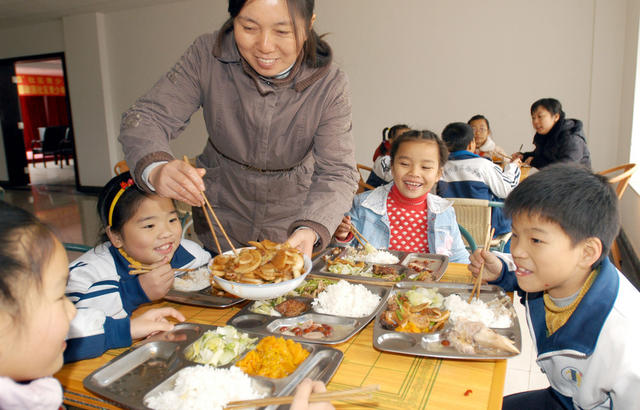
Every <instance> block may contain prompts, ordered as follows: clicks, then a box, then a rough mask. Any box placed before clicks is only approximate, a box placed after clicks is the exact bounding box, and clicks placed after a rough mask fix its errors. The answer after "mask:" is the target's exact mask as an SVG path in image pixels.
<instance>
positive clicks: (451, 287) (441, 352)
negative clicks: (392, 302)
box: [373, 282, 522, 360]
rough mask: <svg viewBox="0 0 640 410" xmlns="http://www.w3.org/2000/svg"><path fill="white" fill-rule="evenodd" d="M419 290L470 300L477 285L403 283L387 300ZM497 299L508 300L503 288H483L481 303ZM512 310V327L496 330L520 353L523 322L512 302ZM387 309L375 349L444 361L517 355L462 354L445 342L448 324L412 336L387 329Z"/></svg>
mask: <svg viewBox="0 0 640 410" xmlns="http://www.w3.org/2000/svg"><path fill="white" fill-rule="evenodd" d="M415 287H423V288H435V289H437V290H438V292H440V294H442V296H444V297H447V296H449V295H451V294H456V293H457V294H459V295H460V296H461V297H462V299H463V300H465V301H466V300H468V299H469V296H470V295H471V289H472V288H473V285H471V284H463V283H444V282H443V283H428V282H400V283H398V284H396V285H395V286H394V287H393V289H392V290H391V292H390V294H389V297H388V298H387V301H388V300H389V299H390V298H391V297H393V296H394V295H395V294H396V293H403V292H406V291H407V290H410V289H412V288H415ZM495 297H499V298H502V297H506V294H505V292H504V290H502V288H500V287H498V286H495V285H482V287H481V288H480V300H482V301H483V302H487V301H490V300H492V299H494V298H495ZM508 307H509V309H510V310H511V313H512V320H511V326H510V327H508V328H505V329H499V328H492V330H493V331H495V332H496V333H498V334H501V335H503V336H506V337H507V338H509V339H511V340H512V341H513V342H514V345H515V347H516V348H517V349H518V350H522V339H521V333H520V323H519V322H518V318H517V317H516V313H515V310H514V309H513V304H511V303H509V305H508ZM386 309H387V303H386V302H385V303H384V307H383V308H382V309H380V311H379V313H378V315H377V316H376V319H375V324H374V327H373V346H374V347H375V348H376V349H378V350H383V351H387V352H393V353H404V354H410V355H414V356H428V357H438V358H443V359H471V360H478V359H491V360H493V359H507V358H510V357H513V356H517V354H514V353H510V352H504V351H489V350H486V351H483V352H482V353H476V354H467V353H461V352H458V351H457V350H456V349H455V348H453V346H445V345H444V344H442V341H443V340H445V336H444V335H445V332H446V331H447V330H448V329H449V328H450V327H451V323H447V324H446V325H445V327H444V329H442V330H439V331H435V332H432V333H408V332H396V331H393V330H387V329H385V328H383V327H382V325H381V324H380V317H381V316H382V314H383V312H384V311H385V310H386Z"/></svg>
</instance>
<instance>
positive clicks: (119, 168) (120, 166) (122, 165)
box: [113, 160, 129, 175]
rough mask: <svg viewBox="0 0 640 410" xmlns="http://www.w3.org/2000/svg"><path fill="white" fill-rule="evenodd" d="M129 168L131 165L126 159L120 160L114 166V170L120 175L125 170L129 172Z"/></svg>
mask: <svg viewBox="0 0 640 410" xmlns="http://www.w3.org/2000/svg"><path fill="white" fill-rule="evenodd" d="M128 170H129V166H128V165H127V161H125V160H122V161H118V162H117V163H116V165H114V167H113V172H115V173H116V175H120V174H122V173H123V172H127V171H128Z"/></svg>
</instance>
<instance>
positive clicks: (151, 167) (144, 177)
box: [142, 161, 169, 192]
mask: <svg viewBox="0 0 640 410" xmlns="http://www.w3.org/2000/svg"><path fill="white" fill-rule="evenodd" d="M167 162H169V161H158V162H154V163H152V164H150V165H147V167H146V168H145V169H144V171H142V181H144V183H145V184H146V185H147V186H148V187H149V189H150V190H152V191H153V192H156V189H155V188H154V187H153V185H151V182H149V175H151V171H153V170H154V169H156V167H159V166H160V165H162V164H166V163H167Z"/></svg>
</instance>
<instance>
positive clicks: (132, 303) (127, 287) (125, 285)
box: [119, 276, 150, 315]
mask: <svg viewBox="0 0 640 410" xmlns="http://www.w3.org/2000/svg"><path fill="white" fill-rule="evenodd" d="M119 285H120V294H121V295H122V296H121V297H122V307H123V308H124V310H125V311H126V312H127V314H129V315H130V314H131V312H133V311H134V310H136V308H137V307H138V306H140V305H142V304H143V303H149V302H150V300H149V298H148V297H147V294H146V293H144V290H143V289H142V286H140V281H139V280H138V276H135V277H130V278H126V279H125V278H122V279H121V280H120V284H119Z"/></svg>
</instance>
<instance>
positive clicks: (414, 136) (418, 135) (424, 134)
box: [390, 130, 449, 169]
mask: <svg viewBox="0 0 640 410" xmlns="http://www.w3.org/2000/svg"><path fill="white" fill-rule="evenodd" d="M408 141H433V142H434V143H435V144H436V145H437V146H438V160H439V162H438V169H441V168H442V167H443V166H444V164H445V163H446V162H447V158H448V157H449V150H447V146H446V145H445V143H444V142H443V141H442V140H441V139H440V137H438V135H437V134H436V133H435V132H433V131H429V130H422V131H418V130H409V131H407V132H403V133H402V134H400V135H399V136H398V137H397V138H394V139H393V142H392V143H391V154H390V155H391V163H392V164H393V159H394V158H395V157H396V154H397V153H398V149H400V145H402V144H403V143H405V142H408Z"/></svg>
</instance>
